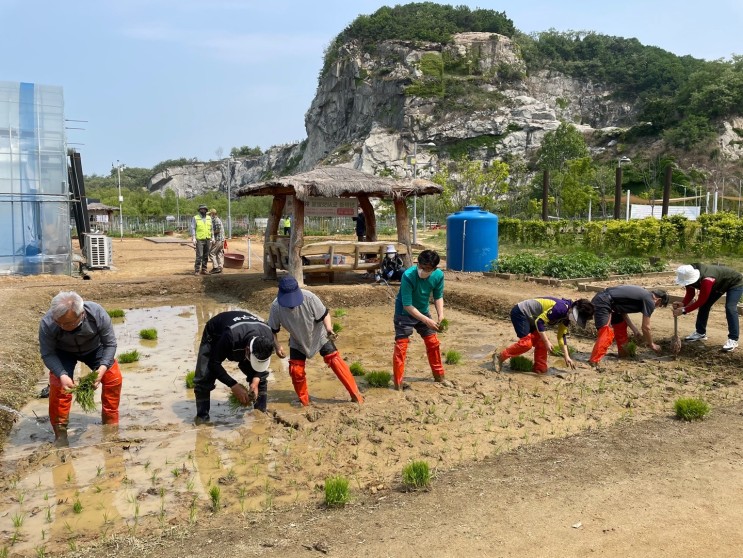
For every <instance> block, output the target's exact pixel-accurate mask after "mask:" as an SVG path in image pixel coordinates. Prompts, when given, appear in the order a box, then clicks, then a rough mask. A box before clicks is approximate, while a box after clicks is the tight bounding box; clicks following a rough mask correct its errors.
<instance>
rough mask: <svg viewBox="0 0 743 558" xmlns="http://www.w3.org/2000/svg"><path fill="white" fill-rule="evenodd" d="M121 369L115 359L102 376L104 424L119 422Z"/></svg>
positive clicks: (102, 415)
mask: <svg viewBox="0 0 743 558" xmlns="http://www.w3.org/2000/svg"><path fill="white" fill-rule="evenodd" d="M122 382H123V379H122V377H121V369H120V368H119V362H118V361H117V360H114V363H113V364H112V365H111V368H109V369H108V370H106V373H105V374H103V377H102V378H101V407H102V410H101V418H102V420H103V424H119V401H121V384H122Z"/></svg>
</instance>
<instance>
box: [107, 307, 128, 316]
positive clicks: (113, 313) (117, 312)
mask: <svg viewBox="0 0 743 558" xmlns="http://www.w3.org/2000/svg"><path fill="white" fill-rule="evenodd" d="M106 312H107V313H108V315H109V317H111V318H123V317H124V311H123V310H122V309H121V308H114V309H113V310H106Z"/></svg>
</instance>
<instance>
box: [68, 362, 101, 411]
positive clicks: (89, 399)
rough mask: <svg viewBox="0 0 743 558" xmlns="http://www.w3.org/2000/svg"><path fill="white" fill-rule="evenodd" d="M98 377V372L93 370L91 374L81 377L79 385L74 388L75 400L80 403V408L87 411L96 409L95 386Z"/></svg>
mask: <svg viewBox="0 0 743 558" xmlns="http://www.w3.org/2000/svg"><path fill="white" fill-rule="evenodd" d="M97 378H98V374H97V373H96V372H91V373H90V374H86V375H85V376H83V377H82V378H80V381H79V382H77V385H76V386H75V387H74V388H72V394H73V395H74V396H75V402H76V403H77V404H78V405H80V408H81V409H82V410H83V411H85V412H86V413H89V412H91V411H95V389H94V387H93V386H94V384H95V381H96V379H97Z"/></svg>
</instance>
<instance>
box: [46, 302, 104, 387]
mask: <svg viewBox="0 0 743 558" xmlns="http://www.w3.org/2000/svg"><path fill="white" fill-rule="evenodd" d="M83 306H84V308H85V319H84V320H83V323H82V324H80V327H78V328H77V329H75V330H74V331H65V330H63V329H62V328H61V327H59V326H58V325H57V324H56V323H55V321H54V319H53V318H52V313H51V311H49V312H47V313H46V314H44V317H43V318H41V324H39V349H40V350H41V360H43V361H44V365H45V366H46V367H47V368H48V369H49V371H50V372H51V373H52V374H54V375H55V376H57V377H58V378H59V377H60V376H62V375H63V374H67V373H66V372H65V370H64V368H63V367H62V361H60V360H59V357H58V356H57V351H65V352H67V353H71V354H73V355H84V354H87V353H89V352H91V351H94V350H96V349H97V348H98V347H100V346H101V345H102V346H103V357H102V359H101V365H104V366H106V368H110V367H111V365H112V364H113V363H114V357H115V356H116V336H115V335H114V328H113V325H112V324H111V318H110V317H109V315H108V313H107V312H106V311H105V310H104V309H103V307H102V306H101V305H100V304H96V303H95V302H85V303H84V305H83Z"/></svg>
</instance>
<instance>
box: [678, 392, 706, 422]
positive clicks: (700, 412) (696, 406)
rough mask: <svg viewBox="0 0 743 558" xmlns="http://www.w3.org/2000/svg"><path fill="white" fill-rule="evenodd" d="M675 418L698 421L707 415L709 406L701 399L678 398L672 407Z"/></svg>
mask: <svg viewBox="0 0 743 558" xmlns="http://www.w3.org/2000/svg"><path fill="white" fill-rule="evenodd" d="M673 408H674V410H675V411H676V418H679V419H682V420H688V421H692V420H700V419H702V418H704V416H705V415H706V414H707V413H709V405H708V404H707V403H706V402H704V401H702V400H701V399H694V398H683V397H682V398H680V399H677V400H676V403H674V405H673Z"/></svg>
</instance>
